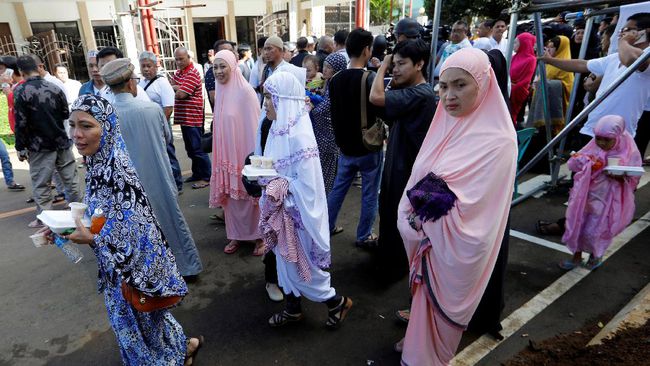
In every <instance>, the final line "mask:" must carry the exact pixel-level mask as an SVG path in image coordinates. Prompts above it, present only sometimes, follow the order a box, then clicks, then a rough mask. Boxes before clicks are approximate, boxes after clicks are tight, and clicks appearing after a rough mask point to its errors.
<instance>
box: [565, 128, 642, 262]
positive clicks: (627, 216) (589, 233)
mask: <svg viewBox="0 0 650 366" xmlns="http://www.w3.org/2000/svg"><path fill="white" fill-rule="evenodd" d="M594 132H595V134H596V136H595V137H594V138H593V139H592V140H591V141H590V142H589V143H588V144H587V145H586V146H585V147H584V148H582V150H580V151H579V152H578V153H576V154H574V155H573V156H572V157H571V159H569V162H568V166H569V169H571V171H573V172H575V173H576V174H575V176H574V178H573V188H572V189H571V194H570V196H569V207H568V208H567V212H566V229H565V231H564V236H562V241H563V242H564V243H566V245H567V247H568V248H569V249H570V250H571V252H573V253H574V256H573V259H571V260H565V261H563V262H561V263H560V267H561V268H563V269H572V268H574V267H575V266H577V265H579V264H581V263H582V252H587V253H590V254H591V255H590V257H589V260H588V261H587V263H586V264H585V267H586V268H588V269H596V268H598V267H599V266H600V265H601V264H602V260H601V258H602V256H603V254H604V253H605V250H607V248H608V247H609V245H610V244H611V243H612V239H613V238H614V236H616V235H618V234H619V233H620V232H621V231H623V229H625V227H626V226H627V225H628V224H629V223H630V222H631V221H632V217H633V215H634V191H635V189H636V186H637V185H638V184H639V179H640V178H639V177H630V176H625V175H623V176H612V175H609V174H608V173H607V172H605V170H604V168H605V166H606V165H607V159H608V158H618V159H620V160H619V163H618V165H622V166H638V167H640V166H641V154H640V153H639V150H638V149H637V147H636V144H635V143H634V138H633V137H632V135H630V134H629V133H628V132H627V131H626V130H625V120H624V119H623V117H621V116H614V115H609V116H604V117H603V118H601V119H600V121H598V124H596V128H595V129H594Z"/></svg>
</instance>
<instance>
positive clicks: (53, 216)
mask: <svg viewBox="0 0 650 366" xmlns="http://www.w3.org/2000/svg"><path fill="white" fill-rule="evenodd" d="M36 218H37V219H39V220H41V222H42V223H43V224H44V225H45V226H47V227H49V228H50V230H52V232H54V233H57V234H61V233H62V232H63V231H65V230H66V229H74V228H75V227H77V224H76V223H75V221H74V219H73V218H72V212H71V211H61V210H44V211H43V212H41V213H40V215H38V216H36ZM81 222H82V223H83V224H84V226H86V227H90V219H88V218H87V217H84V218H83V219H82V220H81Z"/></svg>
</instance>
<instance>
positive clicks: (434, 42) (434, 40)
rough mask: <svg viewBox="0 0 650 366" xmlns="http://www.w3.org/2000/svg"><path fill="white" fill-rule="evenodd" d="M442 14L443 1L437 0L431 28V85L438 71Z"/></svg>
mask: <svg viewBox="0 0 650 366" xmlns="http://www.w3.org/2000/svg"><path fill="white" fill-rule="evenodd" d="M441 13H442V0H436V5H435V8H434V10H433V22H432V25H431V26H432V28H431V59H430V60H429V83H430V84H431V85H433V83H434V78H433V71H434V70H435V69H436V61H437V60H436V55H437V54H438V28H440V14H441Z"/></svg>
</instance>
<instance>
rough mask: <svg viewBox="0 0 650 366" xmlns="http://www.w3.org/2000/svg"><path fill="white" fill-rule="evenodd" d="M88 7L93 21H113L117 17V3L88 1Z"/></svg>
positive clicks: (89, 15)
mask: <svg viewBox="0 0 650 366" xmlns="http://www.w3.org/2000/svg"><path fill="white" fill-rule="evenodd" d="M86 7H87V8H88V17H89V18H90V20H91V21H93V20H108V21H113V17H114V16H115V3H114V2H113V1H86Z"/></svg>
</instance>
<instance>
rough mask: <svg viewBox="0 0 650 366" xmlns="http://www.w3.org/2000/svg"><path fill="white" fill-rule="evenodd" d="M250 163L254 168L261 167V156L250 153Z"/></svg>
mask: <svg viewBox="0 0 650 366" xmlns="http://www.w3.org/2000/svg"><path fill="white" fill-rule="evenodd" d="M251 165H252V166H253V167H254V168H261V167H262V157H261V156H258V155H252V156H251Z"/></svg>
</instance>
